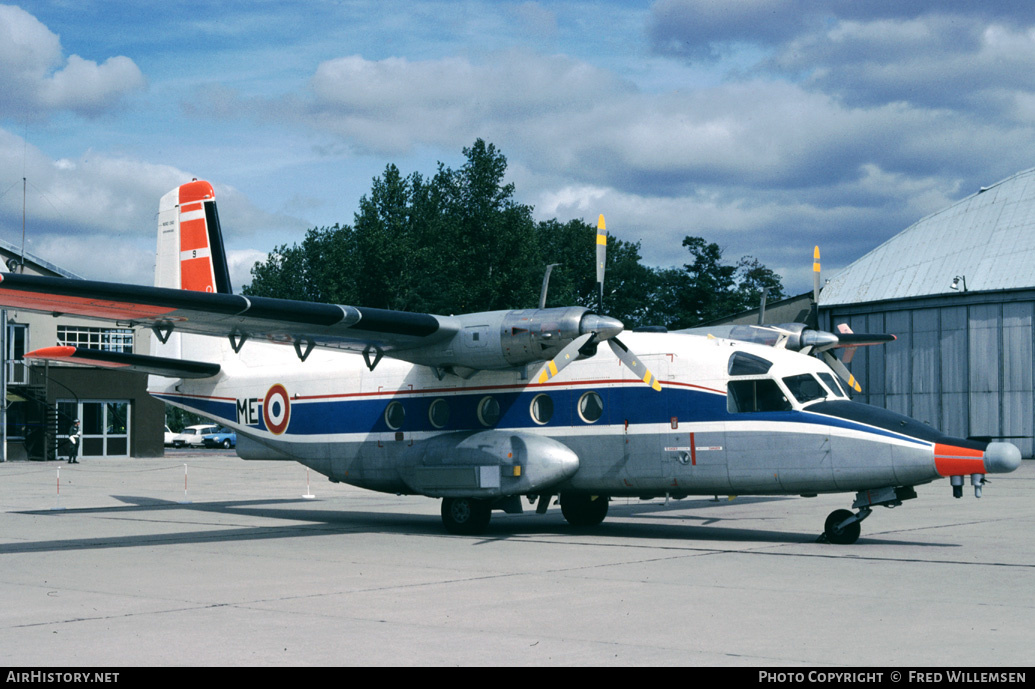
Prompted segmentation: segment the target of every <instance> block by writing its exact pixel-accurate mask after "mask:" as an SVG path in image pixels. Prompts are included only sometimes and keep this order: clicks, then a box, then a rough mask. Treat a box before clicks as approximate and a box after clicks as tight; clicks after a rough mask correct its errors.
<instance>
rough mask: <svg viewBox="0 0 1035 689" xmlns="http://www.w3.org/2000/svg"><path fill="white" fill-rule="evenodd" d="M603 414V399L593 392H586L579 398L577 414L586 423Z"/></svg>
mask: <svg viewBox="0 0 1035 689" xmlns="http://www.w3.org/2000/svg"><path fill="white" fill-rule="evenodd" d="M603 415H604V401H603V400H602V399H600V395H598V394H597V393H595V392H587V393H586V394H584V395H583V396H582V397H580V398H579V416H581V417H582V420H583V421H585V422H586V423H593V422H594V421H596V420H598V419H599V418H600V417H601V416H603Z"/></svg>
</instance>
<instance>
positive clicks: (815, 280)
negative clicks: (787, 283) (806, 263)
mask: <svg viewBox="0 0 1035 689" xmlns="http://www.w3.org/2000/svg"><path fill="white" fill-rule="evenodd" d="M805 322H806V324H807V325H808V326H809V327H810V328H819V247H818V246H817V247H816V248H814V249H813V250H812V305H811V306H810V307H809V315H808V318H807V319H806V321H805Z"/></svg>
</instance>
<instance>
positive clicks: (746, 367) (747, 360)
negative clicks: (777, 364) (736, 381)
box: [728, 352, 773, 376]
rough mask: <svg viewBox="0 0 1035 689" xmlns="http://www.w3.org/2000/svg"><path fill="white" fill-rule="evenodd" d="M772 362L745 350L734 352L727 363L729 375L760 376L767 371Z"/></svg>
mask: <svg viewBox="0 0 1035 689" xmlns="http://www.w3.org/2000/svg"><path fill="white" fill-rule="evenodd" d="M772 366H773V362H771V361H769V360H767V359H763V358H762V357H760V356H755V355H754V354H748V353H747V352H734V353H733V356H731V357H730V362H729V365H728V370H729V374H730V375H731V376H762V375H765V374H766V373H769V369H770V368H772Z"/></svg>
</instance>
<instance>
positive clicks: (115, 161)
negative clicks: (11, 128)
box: [0, 129, 305, 287]
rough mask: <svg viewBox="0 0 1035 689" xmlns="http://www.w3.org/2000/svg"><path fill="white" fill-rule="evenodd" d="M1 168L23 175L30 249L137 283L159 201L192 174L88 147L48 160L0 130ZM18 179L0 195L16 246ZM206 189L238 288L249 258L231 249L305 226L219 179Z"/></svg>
mask: <svg viewBox="0 0 1035 689" xmlns="http://www.w3.org/2000/svg"><path fill="white" fill-rule="evenodd" d="M0 168H3V169H17V170H25V176H26V178H27V180H28V184H27V193H26V196H27V203H26V205H27V213H26V215H27V222H26V227H27V232H26V234H27V237H28V240H29V243H30V248H29V250H30V251H32V252H33V253H35V254H37V255H38V256H40V257H41V258H43V259H46V260H48V261H50V262H52V263H54V264H56V265H59V266H62V267H64V268H67V269H68V270H71V271H72V272H74V273H77V274H79V275H82V276H83V277H89V278H92V279H98V280H109V281H115V282H120V281H126V282H133V283H137V284H151V283H152V282H153V275H154V273H153V267H154V251H155V233H156V228H157V225H156V222H157V221H156V216H157V213H158V200H159V199H160V198H161V197H162V195H164V194H165V193H166V192H168V191H169V190H170V189H174V188H175V187H177V186H178V185H180V184H183V183H185V182H189V181H190V180H191V179H192V177H193V175H191V174H190V173H189V172H185V171H183V170H180V169H178V168H175V167H173V166H170V165H157V164H153V163H148V162H145V161H140V160H135V159H131V158H127V157H122V156H113V155H110V154H101V153H97V152H95V151H89V150H88V151H86V152H85V153H83V154H81V155H80V156H79V157H78V158H74V159H71V158H64V159H60V160H51V159H49V158H48V157H47V156H46V155H45V154H44V153H42V152H41V151H39V150H38V149H36V148H35V147H33V146H31V145H27V144H26V143H25V142H24V141H23V140H22V139H21V138H20V137H18V136H16V135H13V134H11V133H9V132H7V131H5V130H3V129H0ZM20 182H21V180H20V179H19V180H18V184H17V188H16V189H15V188H8V189H7V190H6V191H7V193H6V194H4V195H3V196H2V197H0V237H3V238H4V239H6V240H7V241H9V242H12V243H17V244H20V242H21V223H22V194H21V186H22V185H21V183H20ZM213 185H214V187H215V190H216V198H217V203H218V205H219V214H220V221H221V225H222V227H223V232H224V241H225V243H226V245H227V248H228V255H230V256H232V257H234V260H235V261H237V263H236V264H235V265H234V266H232V270H234V271H236V273H235V274H234V279H236V280H239V281H238V282H236V283H235V285H237V286H238V287H239V286H240V285H241V284H244V282H250V279H244V276H246V275H247V271H248V269H250V267H251V266H250V264H249V265H247V266H246V267H242V266H243V264H241V263H240V262H241V261H245V260H247V258H248V257H249V256H250V255H251V254H249V252H248V251H242V250H239V249H237V248H236V247H237V246H239V245H240V244H243V243H247V242H251V241H255V240H256V238H257V236H258V235H260V234H261V233H263V232H266V231H269V230H271V229H273V230H276V231H279V232H280V233H281V234H286V233H287V231H289V230H291V231H299V230H301V229H304V227H305V224H304V223H303V222H302V221H300V220H298V219H297V218H293V217H290V216H286V215H278V214H273V213H268V212H266V211H263V210H261V209H260V208H258V207H257V206H256V205H255V204H254V203H252V202H251V201H250V200H249V199H248V198H247V197H245V195H244V194H242V193H241V192H240V191H238V190H236V189H234V188H233V187H230V186H228V185H225V184H220V183H219V182H218V180H214V181H213ZM4 191H5V190H4V189H0V193H3V192H4ZM253 253H254V252H253ZM242 271H243V272H242ZM240 280H243V282H241V281H240Z"/></svg>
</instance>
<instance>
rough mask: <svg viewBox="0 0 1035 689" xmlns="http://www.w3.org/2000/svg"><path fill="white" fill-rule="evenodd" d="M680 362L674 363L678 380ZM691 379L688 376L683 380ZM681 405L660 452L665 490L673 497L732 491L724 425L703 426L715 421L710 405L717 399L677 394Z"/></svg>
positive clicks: (695, 393) (680, 391) (675, 409)
mask: <svg viewBox="0 0 1035 689" xmlns="http://www.w3.org/2000/svg"><path fill="white" fill-rule="evenodd" d="M678 364H679V362H678V361H673V362H672V373H673V374H675V375H676V377H677V378H681V376H679V375H678V373H679V368H678ZM682 378H687V379H689V376H688V375H687V376H682ZM674 399H676V400H678V403H677V404H676V405H674V406H673V407H672V415H671V418H670V419H669V428H668V429H666V432H665V433H664V447H662V448H661V457H662V469H663V471H664V478H665V482H666V490H667V491H668V492H669V493H670V494H671V495H680V494H687V493H699V492H701V491H714V492H716V493H725V492H726V491H728V490H729V487H730V484H729V471H728V469H727V466H726V432H725V427H724V425H723V424H722V423H721V422H716V421H714V420H713V421H711V422H704V421H703V419H711V418H713V417H714V412H713V410H710V409H707V407H708V405H714V404H716V401H715V400H716V396H715V395H712V394H709V393H706V392H703V391H697V390H686V389H685V388H680V389H678V390H677V391H675V395H674Z"/></svg>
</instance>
